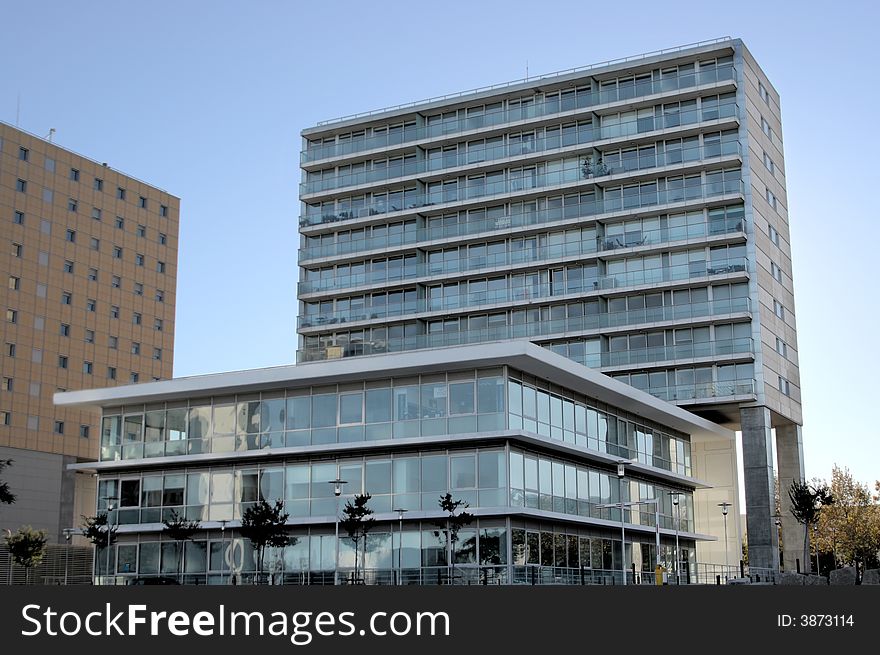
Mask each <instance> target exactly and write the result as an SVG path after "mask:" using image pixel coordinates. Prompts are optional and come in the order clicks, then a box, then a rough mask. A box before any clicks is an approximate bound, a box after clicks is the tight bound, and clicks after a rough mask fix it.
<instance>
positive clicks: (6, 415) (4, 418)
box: [0, 412, 12, 425]
mask: <svg viewBox="0 0 880 655" xmlns="http://www.w3.org/2000/svg"><path fill="white" fill-rule="evenodd" d="M0 425H12V412H0Z"/></svg>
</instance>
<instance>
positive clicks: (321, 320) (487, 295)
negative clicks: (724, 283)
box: [299, 257, 747, 328]
mask: <svg viewBox="0 0 880 655" xmlns="http://www.w3.org/2000/svg"><path fill="white" fill-rule="evenodd" d="M746 265H747V260H746V258H745V257H734V258H730V259H725V260H722V261H713V262H706V261H695V262H690V263H688V264H681V265H677V266H669V267H666V268H653V269H648V270H641V271H630V272H626V273H617V274H609V275H603V276H599V277H594V278H587V279H579V280H569V281H567V282H566V283H564V284H556V283H538V284H533V285H530V286H524V287H515V288H508V289H493V290H487V291H478V292H473V293H465V294H458V295H455V296H446V297H441V298H434V297H431V298H418V299H416V300H413V301H409V302H402V303H400V304H395V305H384V306H378V307H375V306H374V307H362V308H358V309H349V310H344V311H337V312H327V313H323V314H315V315H306V316H301V317H300V318H299V327H300V328H307V327H323V328H326V327H331V326H334V325H337V324H344V323H351V322H354V321H370V320H375V319H384V318H388V317H391V316H404V315H407V314H416V313H421V312H435V311H450V310H457V309H468V308H476V307H478V306H481V305H496V304H500V303H510V302H522V301H531V300H538V299H544V298H553V297H556V296H566V295H570V294H583V293H586V292H589V291H596V290H599V289H616V288H620V287H629V286H633V287H635V286H640V285H645V284H659V283H663V282H671V281H675V280H687V279H690V278H696V277H705V276H712V275H722V274H729V273H740V272H745V271H746V270H747V268H746Z"/></svg>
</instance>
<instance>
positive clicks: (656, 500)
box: [596, 498, 660, 577]
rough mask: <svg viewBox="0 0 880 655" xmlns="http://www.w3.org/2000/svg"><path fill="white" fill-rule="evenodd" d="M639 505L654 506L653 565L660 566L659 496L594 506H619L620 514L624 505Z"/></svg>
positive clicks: (599, 507) (604, 507)
mask: <svg viewBox="0 0 880 655" xmlns="http://www.w3.org/2000/svg"><path fill="white" fill-rule="evenodd" d="M639 505H653V506H654V535H655V543H654V548H655V550H654V565H655V566H656V567H659V566H660V499H659V498H647V499H645V500H630V501H627V502H620V503H605V504H603V505H596V507H597V508H598V509H608V508H611V507H620V511H621V514H622V513H623V510H624V508H625V507H637V506H639ZM624 577H625V576H624Z"/></svg>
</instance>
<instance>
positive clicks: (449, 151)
mask: <svg viewBox="0 0 880 655" xmlns="http://www.w3.org/2000/svg"><path fill="white" fill-rule="evenodd" d="M302 134H303V150H302V153H301V166H302V169H303V180H302V185H301V189H300V198H301V200H302V214H301V216H300V232H301V249H300V252H299V265H300V281H299V290H298V291H299V301H300V316H299V325H298V331H299V335H300V349H299V353H298V355H299V357H298V360H299V361H300V362H313V361H325V360H332V359H338V358H341V359H346V358H355V357H360V356H365V355H375V354H379V353H407V352H416V351H419V350H422V349H427V348H435V347H445V346H454V345H458V344H473V343H484V342H492V341H503V340H510V339H525V340H530V341H532V342H534V343H536V344H539V345H541V346H543V347H544V348H547V349H549V350H551V351H554V352H556V353H559V354H561V355H563V356H565V357H567V358H569V359H572V360H574V361H576V362H579V363H581V364H584V365H586V366H588V367H592V368H595V369H598V370H599V371H601V372H603V373H605V374H607V375H608V376H611V377H613V378H616V379H618V380H620V381H622V382H625V383H627V384H629V385H632V386H633V387H635V388H637V389H640V390H643V391H645V392H647V393H649V394H651V395H653V396H656V397H657V398H661V399H663V400H664V401H669V402H671V403H675V404H677V405H680V406H683V407H686V408H688V409H689V410H690V411H692V412H695V413H697V414H699V415H701V416H703V417H705V418H708V419H710V420H712V421H714V422H717V423H719V424H724V425H727V426H729V427H731V428H734V429H741V430H742V433H743V453H744V468H745V486H746V489H745V491H746V506H747V514H748V533H749V559H750V562H751V563H752V564H754V565H758V566H764V567H768V568H776V567H778V558H777V557H776V552H777V548H778V539H777V529H776V525H775V522H774V517H773V515H774V514H775V505H774V473H773V469H774V463H773V454H772V453H773V449H772V447H771V446H772V433H771V428H775V435H776V446H777V448H776V450H777V453H778V459H779V461H778V469H779V478H780V485H781V488H783V489H784V488H787V486H788V485H789V484H790V482H791V480H792V479H802V478H803V457H802V447H801V432H800V430H801V428H800V426H801V423H802V418H801V406H800V385H799V373H798V354H797V338H796V331H795V319H794V316H795V312H794V296H793V283H792V267H791V251H790V245H789V244H790V242H789V229H788V213H787V200H786V191H785V165H784V157H783V148H782V127H781V118H780V104H779V95H778V94H777V92H776V91H775V89H774V88H773V86H772V84H771V83H770V82H769V80H768V78H767V76H766V75H765V74H764V72H763V71H762V70H761V68H760V67H759V66H758V65H757V63H756V62H755V60H754V58H753V57H752V56H751V54H750V53H749V52H748V50H747V49H746V48H745V46H744V45H743V43H742V41H740V40H737V39H729V38H725V39H719V40H715V41H711V42H706V43H701V44H696V45H693V46H686V47H682V48H675V49H672V50H668V51H663V52H660V53H652V54H646V55H642V56H638V57H630V58H627V59H625V60H621V61H617V62H609V63H604V64H600V65H596V66H590V67H586V68H581V69H575V70H572V71H566V72H563V73H559V74H553V75H546V76H541V77H536V78H531V79H528V80H524V81H518V82H512V83H509V84H502V85H496V86H493V87H489V88H485V89H478V90H475V91H469V92H463V93H456V94H452V95H449V96H445V97H442V98H439V99H433V100H429V101H424V102H417V103H412V104H408V105H404V106H398V107H393V108H389V109H385V110H379V111H373V112H368V113H365V114H359V115H355V116H351V117H347V118H342V119H338V120H331V121H325V122H322V123H319V124H318V125H316V126H314V127H311V128H309V129H306V130H304V131H303V133H302ZM733 458H734V455H733V451H732V450H730V451H725V452H723V453H721V452H719V453H716V454H715V455H714V456H713V457H711V458H710V466H712V467H714V470H715V474H714V475H712V476H711V477H713V479H715V480H716V481H721V480H725V482H724V483H723V484H719V486H718V487H717V488H716V496H715V498H714V499H713V500H715V501H717V502H733V503H736V502H737V500H736V496H737V494H736V490H735V487H736V482H735V477H734V479H733V480H731V479H730V476H731V472H732V471H735V465H734V464H733V463H732V460H733ZM780 495H781V497H782V504H783V507H782V512H781V514H782V527H783V531H784V535H785V538H784V543H785V544H786V550H785V553H784V554H785V558H786V563H787V566H790V567H791V568H792V569H793V568H794V558H795V557H796V556H797V554H798V548H799V546H798V544H799V543H800V539H801V538H802V535H801V531H800V530H799V528H798V526H797V524H796V522H795V521H794V519H793V517H791V515H790V513H789V512H788V511H787V503H788V498H787V494H785V493H783V494H780ZM717 502H716V503H715V505H717ZM737 509H738V507H737ZM734 516H738V513H737V514H734ZM711 519H712V530H711V532H712V533H713V534H715V535H719V536H720V535H721V534H722V531H723V526H722V521H723V518H722V514H721V512H720V511H714V510H713V511H712V513H711ZM734 522H735V523H737V524H738V521H734ZM728 535H729V536H728V541H727V543H726V544H725V543H723V542H720V543H716V544H714V545H712V544H707V545H706V546H705V549H706V550H705V553H706V558H707V559H712V560H714V561H723V560H724V558H725V555H724V551H725V549H726V550H727V553H728V557H729V558H730V559H731V560H732V561H738V560H739V557H740V542H739V530H738V528H737V530H734V531H729V532H728Z"/></svg>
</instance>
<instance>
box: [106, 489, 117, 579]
mask: <svg viewBox="0 0 880 655" xmlns="http://www.w3.org/2000/svg"><path fill="white" fill-rule="evenodd" d="M116 513H117V517H116V518H117V519H118V518H119V516H118V514H119V510H117V511H116ZM112 515H113V503H112V502H110V503H108V504H107V571H106V573H107V577H108V578H109V577H110V548H111V542H112V541H113V530H112V527H113V526H112V524H111V523H110V517H111V516H112ZM114 582H116V580H115V578H114Z"/></svg>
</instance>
